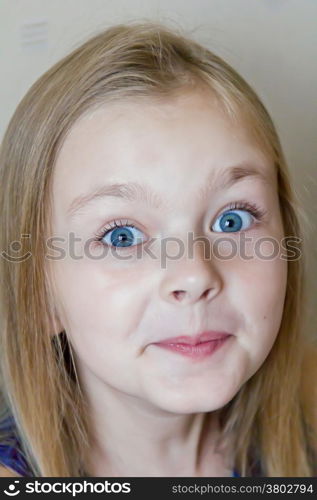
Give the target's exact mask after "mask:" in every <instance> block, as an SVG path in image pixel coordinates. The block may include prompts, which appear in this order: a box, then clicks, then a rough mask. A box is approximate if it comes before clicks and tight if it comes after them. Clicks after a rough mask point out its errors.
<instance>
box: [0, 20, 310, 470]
mask: <svg viewBox="0 0 317 500" xmlns="http://www.w3.org/2000/svg"><path fill="white" fill-rule="evenodd" d="M199 85H204V86H208V87H209V88H210V89H211V90H212V92H213V93H214V95H215V96H216V97H217V100H218V102H219V103H220V104H221V105H222V106H223V109H224V111H225V112H226V113H227V114H228V115H229V116H230V117H231V119H233V120H234V119H239V120H243V121H244V123H245V125H246V126H247V127H248V129H249V131H250V133H252V134H253V136H254V138H255V139H256V140H257V141H258V144H259V147H261V148H262V149H263V150H264V151H265V152H266V154H267V155H269V156H270V158H271V159H272V160H273V161H274V163H275V165H276V171H277V176H278V190H279V199H280V210H281V214H282V218H283V225H284V233H285V236H297V237H298V238H299V239H300V240H302V239H303V235H302V234H301V227H300V222H299V219H298V211H299V207H298V206H297V201H296V198H295V196H294V193H293V191H292V188H291V185H290V182H289V173H288V169H287V165H286V162H285V159H284V156H283V153H282V150H281V146H280V143H279V139H278V136H277V134H276V131H275V128H274V125H273V123H272V121H271V119H270V117H269V114H268V113H267V111H266V109H265V108H264V106H263V104H262V103H261V101H260V100H259V98H258V97H257V96H256V94H255V93H254V91H253V90H252V89H251V88H250V86H249V85H248V84H247V83H246V82H245V81H244V80H243V79H242V78H241V77H240V76H239V75H238V74H237V73H236V72H235V70H233V69H232V68H231V67H230V66H229V65H228V64H226V63H225V62H224V61H223V60H222V59H221V58H219V57H217V56H216V55H215V54H213V53H212V52H211V51H210V50H208V49H207V48H204V47H202V46H201V45H200V44H198V43H197V42H195V41H194V40H192V39H190V38H189V37H187V36H186V35H185V34H184V33H182V32H180V31H179V32H177V30H175V29H170V28H168V27H167V26H164V25H162V24H160V23H152V22H146V21H144V22H134V23H129V24H125V25H117V26H113V27H111V28H108V29H106V30H105V31H103V32H101V33H99V34H97V35H95V36H93V37H92V38H90V39H89V40H88V41H87V42H86V43H84V44H83V45H81V46H80V47H78V48H76V49H75V50H73V51H72V53H70V54H69V55H67V56H66V57H64V58H63V59H62V60H61V61H59V62H58V63H57V64H55V65H54V66H53V67H52V68H51V69H50V70H48V71H47V72H46V73H45V74H44V75H43V76H41V78H39V79H38V80H37V81H36V82H35V83H34V85H33V86H32V87H31V88H30V90H29V91H28V92H27V94H26V96H25V97H24V98H23V99H22V101H21V102H20V104H19V105H18V107H17V109H16V111H15V113H14V115H13V117H12V119H11V121H10V123H9V125H8V128H7V130H6V133H5V136H4V139H3V143H2V146H1V153H0V154H1V156H0V168H1V191H0V213H1V225H0V235H1V236H0V238H1V239H0V243H1V244H0V248H1V250H2V251H4V250H6V251H7V252H8V249H9V248H11V253H12V245H11V247H10V244H11V243H12V242H14V241H15V240H18V241H19V242H20V253H19V255H21V256H22V258H21V261H18V260H17V259H16V260H14V259H13V258H9V256H8V255H7V254H2V258H1V259H0V266H1V267H0V279H1V286H0V294H1V295H0V306H1V311H0V313H1V316H0V318H1V320H0V321H1V379H2V394H3V404H2V412H3V416H4V415H5V414H6V413H7V412H8V411H9V410H10V412H11V413H12V414H13V416H14V418H15V421H16V424H17V429H18V432H19V435H20V437H21V443H22V448H23V451H24V453H25V456H26V457H27V460H28V462H29V463H30V465H31V467H32V469H33V472H34V475H37V476H53V477H55V476H57V477H58V476H64V477H78V476H81V475H82V474H83V469H82V464H83V463H84V461H85V457H86V456H87V453H88V451H89V442H90V440H89V408H87V406H86V402H85V399H84V397H83V394H82V392H81V389H80V385H79V383H78V380H77V376H76V369H75V366H74V362H73V358H72V351H71V346H70V345H69V343H68V341H67V335H66V332H64V331H63V332H59V334H57V333H58V332H56V335H55V336H53V337H52V332H53V331H54V332H55V331H56V330H55V328H57V326H56V311H55V309H54V305H53V303H54V297H53V292H52V286H51V283H50V276H49V275H48V272H47V268H46V265H45V254H46V248H45V237H46V236H48V235H49V234H50V230H51V191H50V187H51V183H52V175H53V171H54V163H55V161H56V158H57V155H58V152H59V150H60V148H61V145H62V143H63V141H64V140H65V138H66V136H67V133H68V132H69V130H70V129H71V127H72V126H73V124H74V123H75V122H76V120H77V119H78V118H79V117H81V116H83V114H84V113H86V112H90V111H91V110H92V109H93V108H97V107H98V106H101V105H106V104H107V102H109V101H111V100H116V99H118V100H121V101H122V100H123V99H124V98H133V99H137V98H140V99H142V98H147V97H148V98H151V99H154V98H157V99H164V98H168V97H173V95H176V94H177V93H178V92H181V91H182V90H184V89H189V88H197V87H199ZM22 235H24V236H22ZM25 235H26V236H25ZM27 235H30V237H27ZM299 249H300V251H301V252H303V245H302V244H299ZM28 252H30V253H31V256H30V255H29V253H28ZM304 271H305V260H304V258H303V256H302V257H301V258H298V259H289V261H288V281H287V291H286V297H285V305H284V312H283V317H282V322H281V326H280V330H279V333H278V336H277V339H276V342H275V344H274V346H273V348H272V350H271V352H270V353H269V355H268V357H267V359H266V360H265V362H264V363H263V365H262V366H261V367H260V369H259V370H258V371H257V372H256V373H255V374H254V375H253V377H251V379H250V380H248V381H247V382H246V383H245V384H244V385H243V387H242V388H241V389H240V391H239V392H238V394H236V396H235V397H234V398H233V400H232V401H230V403H229V404H228V405H226V407H225V408H223V409H222V411H221V425H222V429H223V438H224V439H230V440H231V441H232V442H233V443H234V446H233V449H234V450H235V457H234V459H235V466H236V468H237V469H238V470H239V472H240V474H241V475H243V476H248V475H252V474H254V467H255V466H256V464H257V460H260V462H261V471H260V472H259V473H260V474H262V475H264V476H267V477H269V476H286V477H287V476H302V477H305V476H312V475H313V473H314V472H315V471H314V467H315V469H316V450H317V418H316V416H317V415H316V405H317V394H316V387H314V386H315V385H316V384H315V381H316V371H317V370H316V368H315V367H316V364H317V363H316V351H313V350H312V348H313V343H312V339H310V338H308V336H307V334H305V333H304V332H305V323H304V319H303V318H304V316H305V315H304V312H305V310H304V303H305V288H304V283H305V279H304V276H305V272H304ZM303 367H304V368H305V370H304V369H303ZM307 370H308V374H307ZM304 372H305V373H304ZM314 372H315V373H314ZM310 377H312V378H310ZM313 391H315V392H313ZM4 438H5V436H2V439H4Z"/></svg>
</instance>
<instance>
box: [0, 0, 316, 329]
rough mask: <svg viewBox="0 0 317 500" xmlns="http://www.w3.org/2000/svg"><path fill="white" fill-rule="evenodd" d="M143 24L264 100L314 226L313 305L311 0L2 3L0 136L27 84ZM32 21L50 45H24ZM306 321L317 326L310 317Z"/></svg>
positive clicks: (313, 70)
mask: <svg viewBox="0 0 317 500" xmlns="http://www.w3.org/2000/svg"><path fill="white" fill-rule="evenodd" d="M139 18H148V19H152V20H160V21H165V22H168V23H169V25H172V26H173V25H179V26H182V27H185V28H189V29H190V30H193V31H192V35H193V36H194V38H196V39H197V40H198V41H200V42H202V43H204V44H207V45H208V46H209V47H210V48H211V49H212V50H214V51H215V52H217V53H218V54H219V55H221V56H223V57H224V58H225V59H227V60H228V61H229V62H230V63H231V64H232V65H233V66H234V67H236V69H237V70H238V71H240V72H241V73H242V75H244V76H245V77H246V79H247V80H248V81H249V82H250V83H251V84H252V85H253V86H254V87H255V89H256V90H257V91H258V93H259V95H260V96H261V97H262V99H263V101H264V103H265V105H266V106H267V108H268V109H269V111H270V113H271V115H272V116H273V119H274V121H275V123H276V125H277V128H278V130H279V133H280V137H281V140H282V144H283V146H284V150H285V153H286V157H287V159H288V161H289V164H290V167H291V171H292V174H293V177H294V180H295V182H296V189H297V191H298V194H299V196H300V198H301V199H302V200H303V204H304V207H305V209H306V211H307V215H308V220H309V221H310V223H311V230H310V235H309V242H310V248H311V251H310V261H309V262H310V263H309V266H310V270H311V272H310V273H309V274H310V286H311V290H312V292H311V293H312V295H314V297H315V296H316V291H317V287H316V285H315V281H316V275H317V273H316V270H317V265H316V260H317V259H316V252H315V251H314V250H313V248H316V246H317V245H316V244H317V236H316V223H315V221H316V214H317V202H316V200H317V168H316V162H317V160H316V158H317V140H316V129H317V113H316V90H317V85H316V84H317V65H316V60H317V54H316V52H317V29H316V21H317V1H316V0H0V47H1V52H0V57H1V61H0V62H1V73H2V78H1V95H0V103H1V116H0V137H2V135H3V133H4V130H5V127H6V125H7V123H8V120H9V118H10V116H11V114H12V113H13V111H14V109H15V106H16V105H17V103H18V101H19V100H20V99H21V97H22V96H23V95H24V93H25V92H26V91H27V89H28V88H29V87H30V85H31V84H32V82H33V81H34V80H35V79H36V78H37V77H38V76H40V75H41V74H42V73H43V72H44V71H45V70H46V69H47V68H49V67H50V66H51V65H52V64H53V63H54V62H55V61H57V60H58V59H59V58H60V57H61V56H63V55H64V54H65V53H66V51H67V50H69V49H71V48H73V47H74V46H75V45H78V44H79V42H81V41H83V40H84V39H86V38H88V37H89V36H90V35H91V34H92V33H94V32H96V31H98V30H101V29H102V28H104V27H107V26H109V25H112V24H115V23H119V22H124V21H127V20H131V19H139ZM38 21H39V22H44V23H45V22H47V41H45V40H44V41H43V42H39V43H33V44H32V43H31V44H28V45H23V39H24V38H25V36H26V33H27V28H23V27H22V25H24V24H25V23H30V22H31V23H32V22H38ZM44 28H45V26H44ZM42 35H43V36H44V38H45V29H44V33H42ZM312 305H313V306H316V300H315V299H314V300H313V301H312ZM315 308H316V307H315ZM312 320H313V323H312V324H313V325H314V327H315V326H316V324H317V323H316V320H315V317H314V314H313V313H312Z"/></svg>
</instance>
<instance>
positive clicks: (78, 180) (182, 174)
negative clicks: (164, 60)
mask: <svg viewBox="0 0 317 500" xmlns="http://www.w3.org/2000/svg"><path fill="white" fill-rule="evenodd" d="M241 163H248V164H250V165H252V164H255V165H256V164H257V165H260V166H261V168H267V169H269V166H268V164H269V163H270V162H269V161H268V159H267V158H266V157H265V155H264V154H263V152H262V151H261V150H260V149H259V148H258V147H257V145H256V144H255V142H254V141H253V140H252V136H251V134H250V133H249V131H248V130H247V128H246V127H245V126H243V124H242V123H237V122H236V123H233V122H232V121H231V120H230V119H229V117H228V116H226V114H225V113H224V112H223V110H222V108H221V106H220V105H219V103H218V101H217V99H216V98H215V97H214V96H213V95H212V94H211V93H206V92H196V93H194V92H188V93H183V94H180V95H178V96H174V97H173V98H169V99H166V98H164V99H160V100H154V99H148V98H146V99H145V98H142V99H138V100H131V99H130V100H127V99H126V100H124V101H123V102H120V103H118V102H115V103H110V104H106V105H104V106H103V107H100V108H99V109H95V110H92V111H90V112H89V113H87V114H86V115H85V116H83V117H82V118H81V119H79V120H78V121H77V123H76V124H75V125H74V126H73V127H72V129H71V130H70V133H69V134H68V136H67V137H66V140H65V141H64V144H63V146H62V148H61V150H60V154H59V157H58V158H57V162H56V165H55V172H54V185H53V186H54V187H53V189H54V191H55V193H57V192H58V195H59V202H61V203H62V204H64V203H65V204H66V203H68V202H71V200H72V199H73V197H75V196H76V195H78V194H81V193H84V192H85V191H86V190H90V189H93V188H94V187H95V186H97V185H100V184H101V183H102V182H105V181H107V182H108V181H111V182H129V181H131V182H133V181H136V180H140V178H141V179H142V180H143V181H145V183H148V184H151V185H152V186H153V187H157V188H158V189H160V187H161V188H162V187H164V191H165V194H166V196H167V197H168V196H170V197H175V194H177V192H178V193H180V191H181V190H185V191H187V192H188V190H190V189H191V188H192V189H195V187H196V182H197V186H198V185H201V181H202V180H203V179H204V178H207V176H208V175H209V173H210V172H211V171H212V170H214V171H216V170H219V169H221V168H223V167H225V166H226V165H230V164H231V165H235V164H238V165H239V164H241ZM65 208H66V205H65Z"/></svg>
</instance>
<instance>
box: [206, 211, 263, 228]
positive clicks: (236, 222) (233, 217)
mask: <svg viewBox="0 0 317 500" xmlns="http://www.w3.org/2000/svg"><path fill="white" fill-rule="evenodd" d="M253 220H254V217H253V216H252V215H251V214H250V213H249V212H247V211H245V210H234V211H233V210H230V211H229V212H225V213H223V214H221V215H220V217H218V219H217V220H216V222H215V224H214V225H213V226H212V230H213V231H215V232H216V233H222V232H224V233H234V232H237V231H241V230H244V229H248V228H249V227H250V226H251V225H252V223H253Z"/></svg>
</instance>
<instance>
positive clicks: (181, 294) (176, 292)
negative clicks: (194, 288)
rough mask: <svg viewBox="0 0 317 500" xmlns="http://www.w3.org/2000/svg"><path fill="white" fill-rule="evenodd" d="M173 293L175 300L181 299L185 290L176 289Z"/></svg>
mask: <svg viewBox="0 0 317 500" xmlns="http://www.w3.org/2000/svg"><path fill="white" fill-rule="evenodd" d="M173 293H174V295H175V298H176V299H177V300H181V299H182V297H183V295H184V293H186V292H185V290H176V291H175V292H173Z"/></svg>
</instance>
